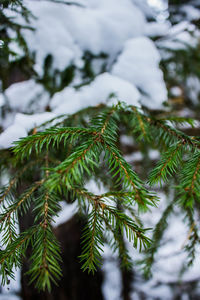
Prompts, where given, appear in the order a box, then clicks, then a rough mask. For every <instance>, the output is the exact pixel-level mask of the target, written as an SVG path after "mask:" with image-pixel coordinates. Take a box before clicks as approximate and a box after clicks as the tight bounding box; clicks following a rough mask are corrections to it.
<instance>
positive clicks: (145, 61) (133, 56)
mask: <svg viewBox="0 0 200 300" xmlns="http://www.w3.org/2000/svg"><path fill="white" fill-rule="evenodd" d="M159 62H160V55H159V53H158V51H157V49H156V47H155V45H154V43H153V42H152V41H151V40H150V39H148V38H147V37H138V38H135V39H131V40H129V41H127V42H126V43H125V46H124V49H123V51H122V53H121V55H120V56H119V57H118V60H117V62H116V64H115V65H114V66H113V69H112V74H114V75H117V76H120V77H122V78H124V79H126V80H128V81H129V82H131V83H132V84H133V85H135V86H136V87H137V88H139V89H140V90H141V91H142V92H143V96H142V98H141V102H142V104H144V105H146V106H148V107H149V108H152V109H159V108H161V107H162V103H163V102H164V101H166V100H167V90H166V87H165V84H164V82H163V75H162V72H161V70H160V69H159V68H158V65H159Z"/></svg>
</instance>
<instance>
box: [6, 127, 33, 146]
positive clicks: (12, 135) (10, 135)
mask: <svg viewBox="0 0 200 300" xmlns="http://www.w3.org/2000/svg"><path fill="white" fill-rule="evenodd" d="M25 136H27V131H26V129H25V128H24V127H23V126H21V125H19V124H13V125H11V126H9V127H8V128H7V129H6V130H5V131H4V132H2V133H1V134H0V149H5V148H9V147H11V146H13V144H12V143H13V142H14V141H17V140H19V139H20V138H21V137H25Z"/></svg>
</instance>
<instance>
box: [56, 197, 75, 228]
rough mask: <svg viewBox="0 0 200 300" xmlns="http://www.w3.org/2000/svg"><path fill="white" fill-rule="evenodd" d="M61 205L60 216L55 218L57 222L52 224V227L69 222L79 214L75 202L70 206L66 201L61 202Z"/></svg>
mask: <svg viewBox="0 0 200 300" xmlns="http://www.w3.org/2000/svg"><path fill="white" fill-rule="evenodd" d="M59 204H60V206H61V210H60V211H59V213H58V216H56V217H55V218H54V221H55V222H53V223H52V225H53V226H54V227H56V226H58V225H60V224H63V223H65V222H67V221H68V220H70V219H71V218H72V217H73V216H74V215H75V213H76V212H77V204H76V202H74V203H72V204H68V203H66V202H65V201H61V202H59Z"/></svg>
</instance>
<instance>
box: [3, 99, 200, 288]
mask: <svg viewBox="0 0 200 300" xmlns="http://www.w3.org/2000/svg"><path fill="white" fill-rule="evenodd" d="M88 116H89V117H90V119H91V121H89V122H88ZM54 122H55V119H54ZM169 122H172V123H173V124H174V123H181V124H182V123H185V122H188V123H190V124H191V122H192V121H191V119H190V120H187V119H183V118H176V117H174V118H171V119H169V120H168V119H166V120H165V119H156V118H153V117H151V116H148V115H146V114H144V113H142V112H141V111H140V110H139V109H137V108H136V107H132V106H126V105H125V104H121V103H118V105H116V106H113V107H104V106H99V107H95V108H88V109H86V110H83V111H80V112H78V113H77V114H75V115H73V116H66V117H63V120H62V121H60V119H59V118H58V123H57V125H54V126H53V127H51V128H48V129H46V130H43V131H41V132H37V133H35V134H30V135H29V136H28V137H26V138H23V139H21V140H20V141H18V142H16V146H15V147H14V148H13V152H14V158H13V160H12V165H11V166H10V167H11V168H18V169H19V172H18V173H16V175H15V176H13V178H12V179H11V180H10V183H9V185H8V186H7V187H4V189H2V191H1V198H0V203H1V206H2V211H1V215H0V229H1V231H2V232H3V237H2V241H1V251H0V264H1V276H2V283H3V284H5V282H6V281H7V280H8V278H9V277H13V276H14V275H13V269H15V268H16V267H20V266H21V263H22V261H23V257H24V256H25V255H26V250H27V247H30V246H31V249H32V256H31V258H30V260H31V267H30V270H29V272H28V274H29V275H30V278H31V282H32V281H33V282H35V285H36V287H37V288H38V289H42V290H45V289H46V288H47V289H48V290H50V288H51V282H57V281H58V280H59V278H60V276H61V275H62V274H61V268H60V265H59V262H60V261H61V256H60V254H61V253H60V248H59V243H58V242H57V241H56V238H55V237H54V234H53V230H52V224H53V221H54V217H55V216H56V215H57V213H58V211H59V210H60V206H59V201H61V200H63V199H67V201H68V202H69V203H72V202H75V201H76V203H77V207H78V211H79V214H81V215H82V216H84V218H85V220H86V226H85V230H84V232H83V235H82V246H83V247H82V255H81V256H80V260H81V263H82V268H83V270H88V272H94V271H95V270H96V269H97V267H99V266H100V265H101V262H102V258H101V254H102V252H103V246H104V243H105V242H107V243H108V244H110V246H111V247H112V249H113V250H114V251H115V250H116V249H118V253H119V256H120V258H121V261H122V264H123V265H124V266H127V267H129V266H130V264H131V262H130V257H129V255H128V252H127V250H126V249H123V245H122V243H121V241H120V235H119V233H120V234H122V235H124V236H125V237H126V238H127V239H128V240H129V241H130V242H132V244H133V247H135V248H138V249H139V250H140V251H141V250H142V249H146V250H147V251H148V255H147V259H146V262H145V264H146V265H145V268H146V270H147V269H148V270H150V267H151V264H152V263H153V260H154V254H155V253H156V251H157V249H158V247H159V243H160V239H161V238H162V233H163V231H164V229H165V228H166V222H167V221H166V220H167V216H168V215H169V213H170V212H171V210H172V208H173V204H171V205H169V207H168V208H167V210H166V211H165V212H164V215H163V216H164V218H163V222H162V220H160V222H159V223H158V225H157V227H156V228H155V232H154V235H153V242H151V240H150V239H149V237H148V236H146V231H147V230H148V229H145V228H143V226H142V224H141V222H140V221H139V218H138V214H139V212H142V211H146V210H148V208H149V206H155V205H156V204H157V200H158V199H157V197H156V195H155V194H154V193H152V192H150V191H149V190H148V185H147V184H146V182H143V180H141V179H140V178H139V176H138V174H137V173H136V172H135V171H134V170H133V169H132V166H131V165H129V164H128V163H127V162H126V160H125V159H124V157H123V155H122V153H121V150H120V142H119V135H120V130H121V128H122V127H123V128H125V129H126V132H127V134H128V135H131V136H134V137H135V139H136V140H137V141H138V143H139V144H150V145H151V146H153V147H154V148H155V147H157V148H158V149H160V150H161V152H162V157H161V159H160V161H159V162H158V164H157V165H156V167H155V168H154V169H153V170H152V171H151V173H150V176H149V179H148V182H149V183H150V184H152V185H153V184H155V183H158V182H163V183H164V182H166V181H167V180H168V179H169V178H170V177H173V176H175V175H176V173H177V172H178V174H179V176H178V178H177V180H178V185H177V195H178V196H177V197H178V202H179V203H181V205H182V207H183V209H185V211H186V212H187V215H188V214H189V212H188V210H190V218H189V220H190V222H189V223H190V224H191V219H192V209H193V207H194V205H195V202H196V201H198V199H199V197H200V192H199V185H200V171H199V170H200V152H199V146H200V143H199V140H198V139H196V138H191V137H189V136H187V135H186V134H184V133H183V132H181V131H179V130H177V129H175V128H174V127H171V126H170V125H169ZM49 124H51V122H49ZM47 125H48V124H46V126H47ZM166 149H167V151H166ZM5 164H6V162H5ZM24 165H25V166H24ZM31 168H33V170H35V173H34V174H35V175H34V176H33V175H32V182H33V184H32V185H31V186H30V187H27V188H26V189H25V190H24V191H23V193H22V194H21V193H20V192H19V193H16V191H17V188H18V184H19V180H20V179H21V180H22V181H23V176H24V174H26V172H27V171H28V170H30V169H31ZM179 170H180V171H179ZM36 174H37V176H36ZM29 176H30V174H29ZM105 177H106V179H105ZM90 179H94V180H96V181H97V182H99V181H101V182H102V184H103V185H104V186H105V188H106V189H107V190H108V191H107V192H105V193H103V194H100V195H95V194H93V193H91V192H90V191H88V190H87V189H86V183H87V182H88V181H89V180H90ZM176 202H177V201H176ZM119 207H120V208H119ZM133 208H134V209H133ZM135 208H137V209H138V212H136V210H135ZM30 210H31V211H32V214H33V215H34V221H33V226H32V227H30V228H29V229H28V230H27V231H25V232H22V233H20V234H19V233H18V232H17V230H16V224H17V223H18V220H19V218H20V217H21V216H23V215H24V214H25V213H26V212H27V211H30ZM130 216H131V217H130ZM190 226H191V225H190ZM105 229H106V230H105ZM105 231H106V232H110V236H112V239H109V238H108V237H106V236H105ZM197 240H198V239H197V238H196V236H195V240H194V243H193V244H192V245H190V247H189V248H188V249H189V251H190V252H192V251H193V250H194V247H195V245H196V241H197ZM148 249H149V250H148ZM192 253H194V251H193V252H192Z"/></svg>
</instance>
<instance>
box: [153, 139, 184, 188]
mask: <svg viewBox="0 0 200 300" xmlns="http://www.w3.org/2000/svg"><path fill="white" fill-rule="evenodd" d="M182 157H183V144H182V143H181V142H179V143H177V144H175V145H173V146H171V147H170V148H169V150H168V151H167V152H165V153H164V154H163V155H162V158H161V160H160V161H159V162H158V164H157V166H156V167H155V168H154V169H153V170H152V171H151V173H150V175H149V183H150V185H154V184H156V183H158V182H159V183H160V185H162V180H163V181H164V182H166V181H167V179H168V177H170V176H172V175H173V174H175V172H176V169H177V168H178V167H179V166H180V164H181V160H182Z"/></svg>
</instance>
